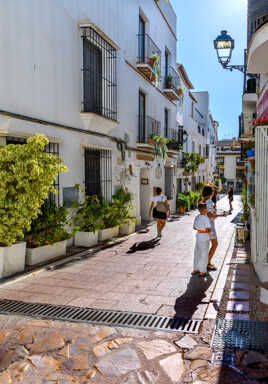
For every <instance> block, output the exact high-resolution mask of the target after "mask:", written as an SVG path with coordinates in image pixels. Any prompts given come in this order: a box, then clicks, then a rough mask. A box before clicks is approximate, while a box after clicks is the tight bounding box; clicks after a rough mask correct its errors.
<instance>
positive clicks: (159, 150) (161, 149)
mask: <svg viewBox="0 0 268 384" xmlns="http://www.w3.org/2000/svg"><path fill="white" fill-rule="evenodd" d="M150 137H151V138H152V139H153V154H154V157H155V158H156V159H162V160H166V159H167V144H168V143H169V141H170V140H169V139H167V138H166V137H163V136H159V135H155V134H152V135H151V136H150Z"/></svg>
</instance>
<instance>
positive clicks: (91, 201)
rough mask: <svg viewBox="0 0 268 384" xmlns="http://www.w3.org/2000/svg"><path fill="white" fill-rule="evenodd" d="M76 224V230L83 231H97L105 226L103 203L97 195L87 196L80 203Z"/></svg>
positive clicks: (75, 219)
mask: <svg viewBox="0 0 268 384" xmlns="http://www.w3.org/2000/svg"><path fill="white" fill-rule="evenodd" d="M74 224H75V227H74V230H75V231H81V232H96V231H98V230H99V229H101V228H102V227H103V204H102V202H101V201H100V199H99V198H98V197H97V196H85V199H84V202H83V203H81V204H79V205H78V210H77V212H76V215H75V218H74Z"/></svg>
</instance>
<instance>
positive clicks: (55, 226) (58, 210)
mask: <svg viewBox="0 0 268 384" xmlns="http://www.w3.org/2000/svg"><path fill="white" fill-rule="evenodd" d="M67 215H68V210H67V208H65V207H57V206H56V204H55V203H54V202H46V203H45V204H44V205H43V206H42V207H41V214H40V215H39V216H38V217H37V218H36V219H34V220H33V221H32V224H31V229H30V231H29V232H28V233H26V235H25V240H26V241H27V247H28V248H36V247H41V246H43V245H51V244H54V243H57V242H58V241H62V240H66V239H69V238H70V237H71V235H70V234H69V233H68V232H67V231H66V230H65V228H64V227H65V225H67V224H68V220H67Z"/></svg>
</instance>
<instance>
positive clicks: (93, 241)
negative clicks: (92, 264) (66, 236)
mask: <svg viewBox="0 0 268 384" xmlns="http://www.w3.org/2000/svg"><path fill="white" fill-rule="evenodd" d="M98 239H99V231H96V232H76V233H75V236H74V243H75V245H76V246H77V247H94V245H97V244H98Z"/></svg>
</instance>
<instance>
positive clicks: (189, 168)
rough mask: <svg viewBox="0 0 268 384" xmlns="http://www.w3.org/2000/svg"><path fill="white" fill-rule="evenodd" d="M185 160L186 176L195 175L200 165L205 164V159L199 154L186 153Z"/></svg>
mask: <svg viewBox="0 0 268 384" xmlns="http://www.w3.org/2000/svg"><path fill="white" fill-rule="evenodd" d="M184 160H185V165H184V172H185V173H186V174H189V173H190V174H194V173H196V172H197V171H198V167H199V165H200V164H202V163H204V161H205V158H204V157H202V156H201V155H200V154H199V153H191V154H189V153H185V154H184Z"/></svg>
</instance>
